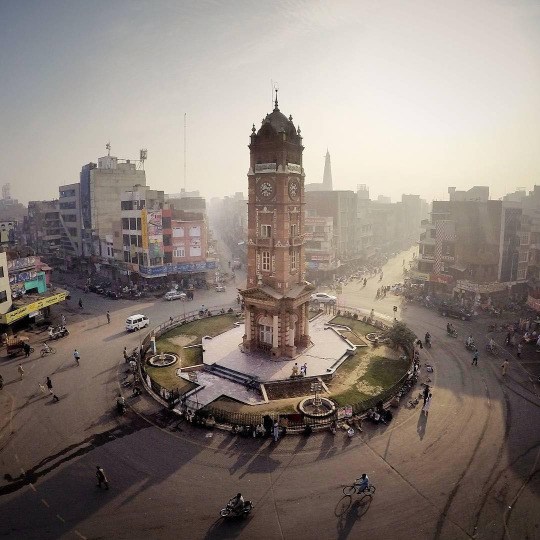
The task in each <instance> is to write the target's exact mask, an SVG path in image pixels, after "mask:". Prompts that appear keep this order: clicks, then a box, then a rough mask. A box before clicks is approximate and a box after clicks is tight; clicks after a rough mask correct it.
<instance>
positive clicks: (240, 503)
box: [229, 493, 244, 514]
mask: <svg viewBox="0 0 540 540" xmlns="http://www.w3.org/2000/svg"><path fill="white" fill-rule="evenodd" d="M229 504H230V505H231V508H232V510H233V512H235V513H237V514H239V513H240V512H241V511H242V510H243V509H244V497H242V494H241V493H238V494H237V495H236V497H233V498H232V499H231V500H230V501H229Z"/></svg>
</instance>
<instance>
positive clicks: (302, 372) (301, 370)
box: [300, 364, 306, 377]
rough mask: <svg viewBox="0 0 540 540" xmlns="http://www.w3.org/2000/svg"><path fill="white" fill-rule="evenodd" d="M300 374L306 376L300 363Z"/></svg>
mask: <svg viewBox="0 0 540 540" xmlns="http://www.w3.org/2000/svg"><path fill="white" fill-rule="evenodd" d="M300 375H301V376H302V377H305V376H306V373H305V367H304V364H302V365H301V366H300Z"/></svg>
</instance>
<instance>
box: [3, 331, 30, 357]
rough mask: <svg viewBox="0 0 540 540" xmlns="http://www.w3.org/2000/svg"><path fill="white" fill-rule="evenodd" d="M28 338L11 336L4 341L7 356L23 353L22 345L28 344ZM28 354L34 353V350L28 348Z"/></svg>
mask: <svg viewBox="0 0 540 540" xmlns="http://www.w3.org/2000/svg"><path fill="white" fill-rule="evenodd" d="M29 341H30V338H29V337H27V336H11V337H8V338H7V340H6V349H7V353H8V356H10V357H13V356H17V355H18V354H20V353H22V352H24V344H25V343H28V342H29ZM30 352H31V353H32V352H34V348H33V347H30Z"/></svg>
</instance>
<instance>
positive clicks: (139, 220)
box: [137, 217, 142, 231]
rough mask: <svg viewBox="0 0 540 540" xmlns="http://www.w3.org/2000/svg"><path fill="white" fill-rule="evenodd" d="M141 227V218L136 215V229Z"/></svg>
mask: <svg viewBox="0 0 540 540" xmlns="http://www.w3.org/2000/svg"><path fill="white" fill-rule="evenodd" d="M141 229H142V222H141V218H140V217H138V218H137V230H138V231H140V230H141Z"/></svg>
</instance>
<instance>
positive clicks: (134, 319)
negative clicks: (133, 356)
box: [126, 313, 150, 332]
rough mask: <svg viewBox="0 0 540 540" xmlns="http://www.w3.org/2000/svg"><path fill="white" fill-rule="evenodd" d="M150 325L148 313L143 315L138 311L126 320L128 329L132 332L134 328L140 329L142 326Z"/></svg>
mask: <svg viewBox="0 0 540 540" xmlns="http://www.w3.org/2000/svg"><path fill="white" fill-rule="evenodd" d="M149 325H150V319H149V318H148V317H147V316H146V315H141V314H140V313H137V315H132V316H131V317H128V318H127V320H126V330H127V331H128V332H132V331H133V330H140V329H141V328H145V327H146V326H149Z"/></svg>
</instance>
